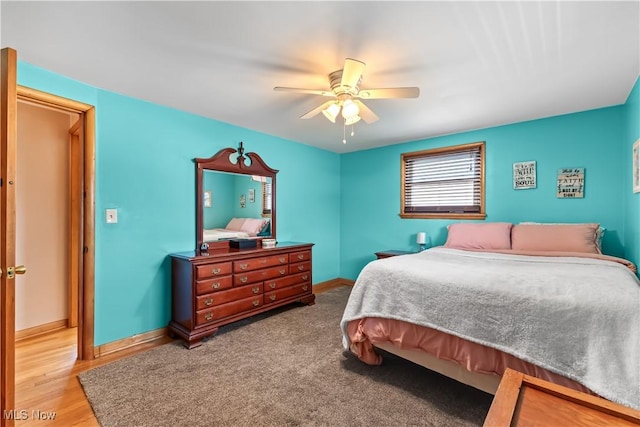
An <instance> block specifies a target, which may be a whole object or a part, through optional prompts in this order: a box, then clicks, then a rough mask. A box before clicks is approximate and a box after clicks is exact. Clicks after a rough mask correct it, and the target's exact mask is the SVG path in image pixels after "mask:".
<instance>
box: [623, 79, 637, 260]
mask: <svg viewBox="0 0 640 427" xmlns="http://www.w3.org/2000/svg"><path fill="white" fill-rule="evenodd" d="M624 113H625V131H626V132H625V134H624V139H623V143H622V148H623V151H622V154H623V156H622V159H623V164H622V170H623V172H624V177H623V184H624V185H623V186H624V210H623V212H624V224H625V235H624V245H625V257H626V258H627V259H629V260H631V261H633V262H634V263H635V264H636V265H637V266H640V193H633V188H632V180H631V179H632V178H631V176H632V174H631V168H632V165H633V159H632V151H631V150H632V147H633V143H634V142H635V141H637V140H638V139H640V77H639V78H638V79H636V84H635V85H634V87H633V90H632V91H631V94H630V95H629V98H627V102H626V103H625V105H624Z"/></svg>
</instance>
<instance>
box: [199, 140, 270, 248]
mask: <svg viewBox="0 0 640 427" xmlns="http://www.w3.org/2000/svg"><path fill="white" fill-rule="evenodd" d="M194 161H195V164H196V251H203V252H207V251H208V250H215V249H225V248H228V247H229V241H230V240H231V239H238V238H245V239H246V238H252V239H262V238H275V236H276V197H275V196H276V174H277V173H278V171H277V170H275V169H272V168H270V167H269V166H267V164H266V163H265V162H264V161H263V160H262V158H260V156H259V155H258V154H256V153H246V154H245V153H244V146H243V143H242V142H240V145H239V147H238V148H237V149H235V148H224V149H222V150H220V151H218V152H217V153H216V154H215V155H214V156H213V157H210V158H196V159H194Z"/></svg>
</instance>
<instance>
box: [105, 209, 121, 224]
mask: <svg viewBox="0 0 640 427" xmlns="http://www.w3.org/2000/svg"><path fill="white" fill-rule="evenodd" d="M117 222H118V209H107V224H115V223H117Z"/></svg>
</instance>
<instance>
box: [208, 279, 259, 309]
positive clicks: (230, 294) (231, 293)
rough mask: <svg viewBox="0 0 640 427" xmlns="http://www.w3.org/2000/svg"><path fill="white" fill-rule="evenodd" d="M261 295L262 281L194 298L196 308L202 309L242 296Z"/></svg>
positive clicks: (241, 297)
mask: <svg viewBox="0 0 640 427" xmlns="http://www.w3.org/2000/svg"><path fill="white" fill-rule="evenodd" d="M255 295H262V283H260V284H254V285H251V286H241V287H239V288H234V289H229V290H228V291H222V292H214V293H212V294H209V295H202V296H199V297H197V298H196V310H204V309H206V308H209V307H213V306H216V305H220V304H226V303H228V302H231V301H236V300H239V299H243V298H248V297H252V296H255Z"/></svg>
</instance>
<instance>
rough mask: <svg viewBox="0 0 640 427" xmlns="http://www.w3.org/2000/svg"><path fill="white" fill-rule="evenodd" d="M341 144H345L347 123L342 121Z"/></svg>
mask: <svg viewBox="0 0 640 427" xmlns="http://www.w3.org/2000/svg"><path fill="white" fill-rule="evenodd" d="M342 143H343V144H346V143H347V121H346V120H345V121H344V124H343V125H342Z"/></svg>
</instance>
